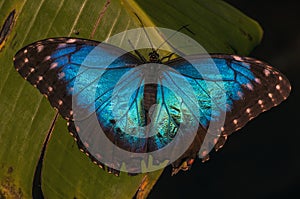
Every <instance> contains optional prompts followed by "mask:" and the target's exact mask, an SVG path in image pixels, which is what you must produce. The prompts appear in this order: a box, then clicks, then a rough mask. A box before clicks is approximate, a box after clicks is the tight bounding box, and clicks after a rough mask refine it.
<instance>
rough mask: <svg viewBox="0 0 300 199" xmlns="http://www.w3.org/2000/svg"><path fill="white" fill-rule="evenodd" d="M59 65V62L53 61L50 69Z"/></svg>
mask: <svg viewBox="0 0 300 199" xmlns="http://www.w3.org/2000/svg"><path fill="white" fill-rule="evenodd" d="M57 65H58V63H57V62H53V63H52V64H51V66H50V70H51V69H53V68H56V67H57Z"/></svg>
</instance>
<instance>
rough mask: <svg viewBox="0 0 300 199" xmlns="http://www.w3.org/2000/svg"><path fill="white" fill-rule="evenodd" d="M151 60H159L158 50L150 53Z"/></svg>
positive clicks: (155, 61)
mask: <svg viewBox="0 0 300 199" xmlns="http://www.w3.org/2000/svg"><path fill="white" fill-rule="evenodd" d="M149 61H150V62H152V63H157V62H159V54H158V53H157V52H156V51H152V52H151V53H149Z"/></svg>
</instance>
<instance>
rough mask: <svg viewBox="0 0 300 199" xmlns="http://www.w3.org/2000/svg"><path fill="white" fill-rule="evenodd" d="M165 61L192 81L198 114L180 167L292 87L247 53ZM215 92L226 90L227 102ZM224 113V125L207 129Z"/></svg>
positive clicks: (275, 102) (218, 145) (204, 154)
mask: <svg viewBox="0 0 300 199" xmlns="http://www.w3.org/2000/svg"><path fill="white" fill-rule="evenodd" d="M187 60H188V61H187ZM211 61H213V62H211ZM166 64H167V65H169V66H171V67H172V68H174V69H175V70H176V71H178V72H179V73H180V74H181V75H182V76H183V77H184V78H185V79H186V80H187V81H188V82H189V83H190V85H192V87H193V89H194V92H195V93H196V96H197V98H198V102H199V104H198V106H199V109H200V111H199V112H200V114H201V115H200V117H199V118H200V119H199V123H200V127H199V129H198V133H197V135H198V136H197V138H196V139H195V140H194V143H193V144H192V145H191V147H190V148H189V150H188V151H187V152H186V153H185V154H184V155H183V156H182V157H181V158H179V159H178V161H176V162H174V164H173V166H174V167H175V168H176V167H177V168H178V167H180V165H181V164H182V161H183V160H187V159H191V158H194V157H195V153H198V154H199V156H200V157H203V158H208V156H207V153H208V151H209V150H206V149H207V147H209V146H215V148H216V149H219V148H221V147H222V146H223V144H224V143H225V141H226V138H227V136H228V135H230V134H231V133H232V132H234V131H236V130H238V129H240V128H242V127H243V126H244V125H245V124H246V123H247V122H248V121H250V120H251V119H253V118H254V117H256V116H257V115H259V114H260V113H262V112H264V111H266V110H268V109H270V108H272V107H274V106H277V105H278V104H280V103H281V102H282V101H283V100H285V99H286V98H287V97H288V95H289V93H290V90H291V86H290V83H289V81H288V79H287V78H286V77H285V76H284V75H283V74H282V73H280V72H279V71H278V70H277V69H275V68H273V67H271V66H270V65H268V64H267V63H264V62H261V61H259V60H256V59H253V58H249V57H240V56H235V55H224V54H213V55H211V56H210V57H209V56H205V55H201V56H199V55H197V56H189V57H186V58H185V59H183V58H178V59H174V60H171V61H169V62H167V63H166ZM197 68H198V69H200V70H197ZM214 68H215V69H217V71H218V73H216V71H215V70H213V69H214ZM218 92H219V93H222V92H224V93H225V94H226V100H225V103H226V104H224V102H222V101H221V100H220V97H219V96H218V94H216V93H218ZM212 107H215V108H212ZM223 113H225V114H226V117H225V120H224V125H222V126H219V127H220V128H219V129H214V130H215V132H209V133H208V132H207V131H208V128H209V125H210V124H211V123H212V121H217V120H218V119H219V118H220V116H221V115H222V114H223ZM218 131H219V132H220V133H218ZM208 134H211V135H208ZM218 135H219V136H218ZM205 136H211V138H210V139H208V143H204V142H205ZM204 144H205V146H202V145H204ZM201 146H202V147H203V148H201ZM200 148H201V150H200ZM199 150H200V151H199ZM175 172H176V171H175Z"/></svg>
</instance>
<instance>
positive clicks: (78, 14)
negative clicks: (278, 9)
mask: <svg viewBox="0 0 300 199" xmlns="http://www.w3.org/2000/svg"><path fill="white" fill-rule="evenodd" d="M14 9H15V10H16V15H15V20H14V23H13V24H12V26H11V27H12V29H11V31H9V33H8V35H5V37H6V39H5V40H3V41H2V40H1V41H2V43H1V44H0V49H1V51H0V63H1V65H0V110H1V114H0V198H1V195H2V196H6V197H8V198H9V197H14V198H17V197H19V196H23V197H24V198H31V190H32V181H33V176H34V171H35V167H36V165H37V162H38V159H39V156H40V153H41V149H42V146H43V142H44V140H45V137H46V135H47V132H48V131H49V128H50V126H51V123H52V121H53V118H54V115H55V111H54V110H53V108H52V107H51V106H50V104H49V102H48V101H47V100H46V99H45V98H44V97H43V96H42V95H41V94H40V93H39V92H38V90H37V89H36V88H34V87H32V86H31V85H30V84H29V83H27V82H26V81H25V80H24V79H22V78H21V77H20V75H19V74H18V73H17V72H16V71H15V69H14V67H13V62H12V59H13V56H14V54H15V53H16V52H17V51H18V50H19V49H20V48H21V47H23V46H25V45H28V44H30V43H32V42H34V41H37V40H40V39H45V38H49V37H62V36H73V37H74V36H77V35H76V34H75V33H78V32H79V36H80V37H83V38H93V39H94V40H99V41H102V40H105V39H106V38H108V37H109V36H112V35H114V34H116V33H119V32H122V31H124V30H127V29H132V28H136V27H140V22H139V21H138V19H137V17H136V16H135V15H134V13H136V14H137V15H138V16H139V17H140V19H141V20H142V21H143V23H144V24H145V26H159V27H164V28H170V29H178V28H180V27H181V26H183V25H187V24H189V28H190V29H191V30H192V31H193V32H194V33H195V35H192V34H189V33H188V34H189V36H191V37H192V38H194V39H195V40H197V41H198V42H199V43H200V44H202V45H203V46H204V47H205V48H206V50H207V51H208V52H223V53H237V54H240V55H246V54H248V53H249V52H250V51H251V50H252V49H253V48H254V47H255V46H256V45H257V44H258V43H259V42H260V40H261V37H262V30H261V28H260V27H259V25H258V24H257V23H256V22H255V21H253V20H252V19H250V18H248V17H247V16H245V15H243V14H242V13H240V12H239V11H238V10H236V9H234V8H232V7H231V6H230V5H228V4H226V3H224V2H222V1H216V0H202V1H192V0H186V1H180V0H172V1H171V0H165V1H158V0H156V1H145V0H136V1H133V0H127V1H126V0H123V1H121V0H114V1H104V0H78V1H73V0H63V1H61V0H51V1H50V0H27V1H19V0H10V1H1V2H0V25H2V24H3V23H4V22H5V19H6V18H7V16H8V15H9V13H10V12H11V11H12V10H14ZM98 22H99V23H98ZM194 169H196V168H194ZM160 173H161V171H157V172H154V173H150V174H140V175H137V176H134V177H132V176H128V175H127V174H124V173H121V176H120V177H115V176H113V175H111V174H108V173H107V172H105V171H103V170H102V169H99V168H98V167H97V165H94V164H93V163H92V162H91V161H90V160H89V158H88V157H86V156H85V155H84V154H82V153H81V152H80V151H79V150H78V148H77V146H76V143H75V141H74V140H73V139H72V137H71V136H69V135H68V132H67V127H66V122H65V121H64V120H63V119H61V118H59V119H58V121H57V122H56V125H55V129H54V131H53V133H52V136H51V139H50V142H49V144H48V145H47V149H46V154H45V158H44V164H43V170H42V190H43V193H44V196H45V197H46V198H74V197H76V198H132V197H133V195H134V194H135V193H136V191H137V190H138V189H139V187H140V186H141V185H142V188H141V189H140V191H139V194H138V196H139V197H140V198H145V197H146V196H147V194H148V192H149V191H150V190H151V188H152V186H153V185H154V184H155V182H156V180H157V179H158V177H159V175H160ZM145 179H146V180H145Z"/></svg>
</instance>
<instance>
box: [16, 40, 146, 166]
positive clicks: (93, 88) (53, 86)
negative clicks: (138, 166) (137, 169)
mask: <svg viewBox="0 0 300 199" xmlns="http://www.w3.org/2000/svg"><path fill="white" fill-rule="evenodd" d="M99 44H100V43H99V42H96V41H91V40H84V39H77V38H52V39H46V40H42V41H38V42H36V43H33V44H31V45H28V46H26V47H24V48H23V49H21V50H20V51H19V52H18V53H17V54H16V55H15V57H14V65H15V68H16V70H17V71H18V72H19V73H20V74H21V76H22V77H24V78H25V79H26V80H27V81H29V82H30V83H31V84H32V85H33V86H34V87H36V88H38V90H39V91H40V92H41V93H42V94H44V95H45V96H46V97H47V98H48V100H49V102H50V104H51V105H52V106H53V107H55V108H56V109H57V110H58V111H59V113H60V114H61V115H62V117H63V118H65V119H66V120H67V121H68V128H69V131H70V134H71V135H73V136H74V138H75V140H76V141H77V143H78V146H79V148H80V150H82V151H83V152H85V153H86V154H87V155H88V156H90V157H91V159H92V160H93V161H94V162H95V163H98V164H99V166H101V162H100V161H99V159H101V157H100V155H98V154H95V153H93V151H91V149H90V148H91V147H93V145H97V144H99V143H97V142H98V141H99V140H97V139H95V140H93V139H94V137H93V136H94V135H93V133H95V134H96V133H97V132H95V130H93V129H91V127H90V128H87V130H85V131H81V129H80V127H79V126H78V125H75V117H76V115H74V114H75V111H74V108H76V109H77V110H76V112H77V114H78V112H79V116H77V120H78V122H79V123H80V122H82V121H86V120H87V118H89V117H90V116H92V115H93V114H94V113H96V117H97V122H98V123H100V125H101V127H102V128H103V129H105V131H106V133H107V135H108V137H111V140H112V141H113V142H114V143H115V142H116V140H114V133H116V131H119V129H118V128H114V124H115V121H114V120H113V119H110V117H111V116H112V115H111V114H112V104H111V102H112V101H113V100H114V99H112V98H113V97H112V95H113V93H114V89H115V86H116V85H118V86H119V87H117V88H116V89H120V90H119V91H118V92H119V93H122V92H123V93H124V92H126V87H132V86H139V84H140V82H141V76H138V71H137V72H135V73H133V74H132V76H131V77H128V78H127V79H126V80H125V82H124V81H123V82H119V81H120V79H121V77H122V76H124V74H125V73H128V72H129V71H131V70H132V69H133V68H134V67H135V66H137V65H139V64H141V62H140V60H139V59H137V58H136V57H135V56H133V55H132V54H131V53H126V52H125V51H123V50H122V49H120V48H117V47H114V46H111V45H109V44H103V43H102V44H101V46H99ZM123 80H124V79H123ZM142 96H143V90H142V89H141V90H139V91H138V92H137V93H136V95H135V96H134V98H132V100H131V102H132V103H133V104H134V106H132V107H131V108H130V110H129V112H130V116H131V118H129V119H131V122H132V123H133V124H132V125H135V126H138V125H140V126H142V125H144V124H143V122H144V121H143V120H142V119H140V118H139V120H137V118H138V117H140V116H141V113H143V110H142V108H141V104H140V103H141V99H142ZM114 102H115V101H114ZM120 104H122V102H119V105H120ZM80 114H81V115H80ZM82 114H84V115H82ZM83 117H86V118H83ZM141 117H143V116H141ZM127 119H128V118H127ZM87 121H88V120H87ZM88 130H90V132H91V133H90V134H88V135H82V134H81V135H80V136H79V133H86V132H87V131H88ZM83 137H84V138H86V140H84V139H83ZM117 141H120V139H119V140H117ZM125 141H127V140H125ZM125 141H124V142H122V143H118V145H119V146H122V147H123V148H126V149H128V148H130V147H131V146H128V143H127V142H125ZM142 147H143V146H141V148H142ZM128 150H130V149H128ZM131 150H134V151H135V150H142V149H131ZM91 154H93V155H91ZM110 171H113V170H110Z"/></svg>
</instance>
